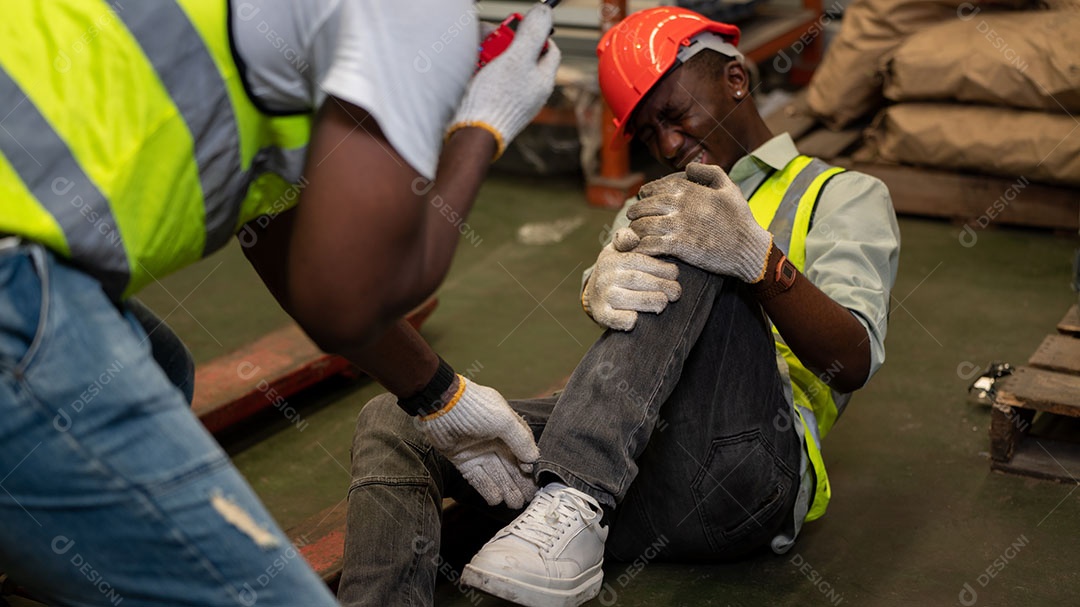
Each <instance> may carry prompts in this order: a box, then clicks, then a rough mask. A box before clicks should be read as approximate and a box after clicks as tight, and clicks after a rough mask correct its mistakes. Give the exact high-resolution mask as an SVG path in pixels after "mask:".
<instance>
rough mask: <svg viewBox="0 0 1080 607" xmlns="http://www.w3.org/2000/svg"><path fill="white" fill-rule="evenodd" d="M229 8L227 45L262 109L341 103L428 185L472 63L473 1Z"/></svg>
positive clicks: (259, 2)
mask: <svg viewBox="0 0 1080 607" xmlns="http://www.w3.org/2000/svg"><path fill="white" fill-rule="evenodd" d="M231 8H232V15H231V17H232V21H231V34H232V39H233V45H234V48H235V50H236V54H237V56H238V59H239V63H240V64H241V69H242V70H243V73H244V76H245V81H246V84H247V86H248V89H249V92H250V93H251V95H252V96H253V97H254V98H255V101H256V102H257V103H258V104H260V105H261V106H263V109H265V110H268V111H273V112H280V113H298V112H310V111H314V110H315V109H316V108H318V107H319V106H320V105H321V104H322V103H323V102H324V100H326V97H327V96H328V95H330V96H333V97H336V98H339V99H342V100H345V101H347V102H349V103H352V104H353V105H356V106H359V107H361V108H363V109H365V110H367V112H368V113H370V114H371V116H372V117H373V118H374V119H375V121H376V122H377V123H378V125H379V128H381V129H382V132H383V134H384V135H385V136H386V138H387V140H389V142H390V144H391V145H392V146H394V149H395V150H396V151H397V153H398V154H400V155H401V156H402V157H403V158H404V159H405V161H406V162H408V163H409V165H410V166H411V167H412V168H413V169H415V170H416V171H417V172H419V173H420V174H421V175H423V176H424V177H426V178H428V179H434V177H435V169H436V167H437V165H438V159H439V152H440V150H441V149H442V140H443V134H444V132H445V130H446V127H447V123H448V122H449V121H450V119H451V117H453V113H454V110H456V109H457V106H458V104H459V103H460V101H461V97H462V95H463V94H464V92H465V86H466V84H467V83H468V81H469V77H470V76H471V75H472V71H473V69H474V66H475V64H476V54H477V46H478V44H479V39H480V33H479V32H480V29H479V25H478V21H477V15H476V6H475V4H474V3H473V0H426V1H420V0H409V1H403V0H392V1H382V2H380V1H377V0H306V1H304V2H298V1H296V0H244V1H238V0H234V1H233V2H232V3H231ZM331 102H332V101H331ZM361 127H363V125H361Z"/></svg>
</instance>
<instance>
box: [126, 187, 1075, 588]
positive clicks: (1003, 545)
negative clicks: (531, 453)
mask: <svg viewBox="0 0 1080 607" xmlns="http://www.w3.org/2000/svg"><path fill="white" fill-rule="evenodd" d="M611 217H612V213H611V212H607V211H601V210H597V209H591V208H589V207H587V206H586V205H585V202H584V197H583V195H582V193H581V190H580V186H579V185H578V184H577V183H576V182H573V181H566V182H559V181H551V180H546V181H530V180H510V179H508V178H505V177H502V178H500V177H495V178H492V179H490V180H489V181H488V183H487V184H486V185H485V186H484V188H483V191H482V193H481V197H480V200H479V202H478V203H477V206H476V209H475V211H474V213H473V215H472V217H471V218H470V224H471V227H472V228H473V230H474V232H475V236H476V237H475V238H474V239H473V241H474V242H476V241H477V240H479V242H476V244H475V245H474V244H472V243H470V242H468V241H465V242H463V243H462V244H461V246H460V248H459V251H458V254H457V258H456V259H455V262H454V266H453V270H452V272H451V274H450V276H449V278H448V279H447V281H446V283H445V284H444V286H443V287H442V289H441V290H440V292H439V297H440V306H439V309H438V311H437V312H436V313H435V315H434V316H433V317H432V318H431V320H430V321H429V322H428V324H427V325H426V327H425V329H424V333H425V335H426V336H427V338H428V339H429V340H430V341H431V343H432V344H433V345H434V346H435V348H436V349H437V350H438V351H439V352H440V353H441V354H442V355H443V356H444V357H445V358H446V359H447V360H448V361H450V362H451V363H452V364H454V365H455V366H456V367H457V368H458V369H459V370H470V371H471V372H472V373H473V374H474V377H475V379H476V380H477V381H479V382H481V383H484V384H487V385H491V386H494V387H496V388H498V389H499V390H501V391H502V392H503V393H504V394H505V395H507V396H509V397H514V396H529V395H535V394H538V393H540V392H541V391H542V390H545V389H548V388H550V387H551V386H552V385H553V384H555V383H556V382H558V381H559V380H561V379H562V378H564V377H566V376H567V375H568V374H569V373H570V371H571V370H572V369H573V367H574V365H575V363H576V362H577V361H578V359H579V358H580V356H581V355H582V354H583V353H584V351H585V350H586V348H587V347H588V345H589V344H590V343H591V341H592V340H593V339H595V338H596V337H597V336H598V335H599V333H600V331H599V329H598V328H597V327H596V326H595V325H593V324H592V322H591V321H590V320H589V319H588V318H586V317H585V316H584V314H582V313H581V311H580V308H579V305H578V299H577V295H578V288H579V281H580V273H581V270H582V269H583V268H585V267H586V266H588V265H589V264H590V263H592V261H593V259H594V258H595V255H596V253H597V251H598V247H599V242H600V240H601V238H602V235H603V232H604V228H605V225H606V224H607V223H608V222H609V221H610V219H611ZM553 221H561V222H562V223H561V225H562V226H563V227H566V226H570V227H573V226H574V225H575V224H577V227H576V228H573V229H572V231H571V232H570V233H569V234H568V235H567V236H566V238H565V239H564V240H563V241H562V242H559V243H553V244H524V243H521V242H519V241H518V239H517V233H518V230H519V228H521V227H522V226H523V225H525V224H534V223H537V222H541V223H544V222H553ZM900 225H901V230H902V233H903V253H902V255H901V266H900V276H899V279H898V281H897V285H896V289H895V291H894V295H895V297H896V299H895V300H894V308H893V312H892V321H891V325H890V331H889V337H888V341H887V349H888V360H887V362H886V364H885V367H884V369H883V370H882V371H881V372H880V373H879V374H878V375H877V377H875V378H874V379H873V380H872V381H871V382H870V385H869V386H868V387H867V388H865V389H864V390H862V391H861V392H860V393H859V394H858V395H857V396H856V397H855V399H854V401H853V403H852V405H851V406H850V407H849V409H848V411H847V413H846V414H845V416H844V418H843V420H842V421H841V422H840V423H839V425H838V426H837V427H836V429H835V430H834V431H833V433H832V434H831V435H830V436H829V439H828V441H827V444H826V457H827V460H828V462H829V473H830V477H831V479H832V483H833V492H834V498H833V502H832V504H831V505H830V509H829V513H828V515H827V516H826V517H825V518H824V519H822V520H820V521H817V522H815V523H812V524H810V525H808V526H807V527H806V528H805V530H804V533H803V536H802V537H801V538H800V540H799V542H798V544H797V545H796V547H795V548H794V550H793V551H792V553H791V554H789V555H788V556H786V557H772V556H762V557H757V558H753V559H751V560H748V561H745V562H741V563H737V564H727V565H693V566H686V565H667V564H655V563H654V564H649V565H647V566H645V567H644V568H640V567H637V568H635V567H630V568H628V566H627V565H626V564H614V563H613V564H610V565H609V567H608V576H607V580H608V582H609V584H610V590H612V591H614V592H615V594H617V596H615V595H613V594H611V593H605V595H603V596H602V597H601V598H602V599H604V600H597V601H595V602H594V604H604V605H612V604H619V605H627V606H632V605H819V604H820V605H826V604H832V605H839V604H847V605H908V604H910V605H951V604H957V603H960V604H968V605H970V604H974V603H972V602H971V600H972V598H973V597H972V596H971V595H970V594H967V595H963V596H962V595H961V592H962V591H964V590H965V584H967V585H968V587H970V588H971V589H973V590H974V591H975V592H977V597H975V600H976V602H977V604H980V605H1025V606H1026V605H1067V604H1077V598H1076V597H1077V595H1078V594H1080V573H1078V572H1077V566H1076V562H1077V556H1078V554H1080V550H1078V548H1077V543H1076V538H1077V537H1080V492H1077V491H1076V488H1077V485H1075V484H1072V485H1066V484H1057V483H1052V482H1045V481H1036V480H1029V479H1024V478H1019V477H1011V476H1005V475H1001V474H997V473H991V472H990V470H989V463H988V455H987V451H988V438H987V429H988V425H989V412H988V410H986V409H983V408H979V407H977V406H974V405H971V404H968V403H967V402H966V401H965V395H966V388H967V386H968V384H969V383H970V379H967V377H968V376H967V375H966V374H965V372H966V371H968V370H969V369H970V368H971V364H974V365H979V366H982V365H985V364H986V363H987V362H988V361H990V360H994V359H1000V360H1006V361H1010V362H1012V363H1014V364H1020V363H1023V362H1024V361H1026V360H1027V357H1028V356H1029V355H1030V354H1031V353H1032V352H1033V351H1034V349H1035V347H1036V346H1037V345H1038V344H1039V342H1040V341H1041V340H1042V338H1043V336H1044V335H1046V334H1047V333H1048V332H1050V331H1052V330H1053V327H1054V325H1055V324H1056V322H1057V321H1058V320H1059V319H1060V318H1061V316H1062V315H1063V313H1064V312H1065V310H1066V308H1067V306H1068V305H1069V304H1070V303H1071V302H1074V301H1076V296H1075V294H1073V293H1072V292H1071V291H1070V290H1069V287H1068V276H1069V272H1070V260H1071V256H1072V251H1073V249H1074V248H1075V247H1076V246H1077V242H1076V239H1075V238H1066V237H1061V236H1053V235H1050V234H1046V233H1041V232H1032V231H1023V230H1009V229H989V230H984V231H980V232H979V233H978V242H977V244H976V245H975V246H974V247H971V248H965V247H963V246H961V245H960V243H959V241H958V238H957V235H958V233H959V229H958V228H957V227H956V226H953V225H949V224H947V223H942V222H937V221H925V220H918V219H908V218H905V219H903V220H901V222H900ZM343 279H345V277H343ZM142 298H143V300H144V301H146V302H147V303H148V304H150V305H151V307H153V308H154V309H156V310H157V311H159V313H161V314H162V315H168V320H169V322H170V324H171V325H173V327H174V328H175V329H176V330H177V332H178V333H180V334H181V335H182V336H183V337H184V338H185V340H186V341H187V343H188V344H189V346H190V347H191V349H192V351H193V352H194V354H195V356H196V358H197V359H198V360H200V361H207V360H210V359H212V358H213V357H215V356H218V355H221V354H223V353H225V352H227V351H229V350H230V349H233V348H236V347H238V346H240V345H243V344H245V343H247V342H248V341H250V340H252V339H254V338H256V337H257V336H259V335H260V334H262V333H264V332H266V331H269V330H271V329H273V328H275V327H277V326H280V325H281V324H282V323H284V322H286V321H287V319H286V317H285V316H284V314H283V313H282V312H281V311H280V310H279V309H278V308H277V307H276V305H275V304H274V303H273V301H272V300H271V299H270V297H269V296H268V295H266V294H265V292H264V291H263V290H262V289H261V287H260V286H259V284H258V282H257V278H256V277H255V276H254V274H253V272H252V271H251V270H250V269H248V268H247V266H246V263H245V262H244V260H243V258H242V256H241V255H240V253H239V251H238V249H237V248H236V247H235V246H233V247H230V248H229V249H227V250H226V251H224V252H222V253H220V254H218V255H216V256H214V257H212V258H210V259H208V260H206V261H204V262H203V263H201V264H199V265H197V266H194V267H191V268H188V269H187V270H185V271H183V272H181V273H179V274H177V275H174V276H172V277H170V278H169V279H167V280H166V281H165V284H164V285H156V286H154V287H151V288H149V289H147V290H146V291H145V292H144V293H143V294H142ZM180 303H182V305H178V304H180ZM379 392H380V389H379V388H378V387H377V386H375V385H365V386H362V387H360V388H355V387H351V388H337V389H326V390H319V391H317V392H316V393H314V394H307V395H304V397H302V398H296V399H293V400H292V404H293V405H294V406H296V407H298V408H299V409H300V412H301V415H302V416H303V419H304V421H306V422H307V425H306V427H305V428H304V429H303V430H302V431H301V430H298V429H297V428H296V427H294V426H292V425H290V424H289V423H288V422H287V421H286V420H284V419H279V418H275V417H273V415H276V413H273V415H272V416H271V417H266V416H264V417H263V418H262V421H261V423H259V424H256V425H255V426H253V427H251V428H250V429H249V431H250V432H251V436H250V437H247V438H245V437H238V436H237V437H230V438H229V440H228V441H227V445H226V446H227V448H228V449H229V450H230V452H231V453H232V454H233V457H234V460H235V462H236V464H237V466H239V468H240V470H241V471H242V472H243V473H244V474H245V475H246V476H247V477H248V479H249V480H250V481H251V483H252V484H253V485H254V487H255V489H256V490H257V491H258V493H259V494H260V495H261V496H262V497H263V499H264V500H265V501H266V503H267V505H268V506H269V508H270V510H271V511H272V512H273V513H274V515H275V516H276V517H277V518H278V521H279V522H280V524H281V525H282V526H283V527H286V528H288V527H290V526H292V525H295V524H296V523H298V522H300V521H302V520H304V519H305V518H306V517H308V516H309V515H311V514H313V513H315V512H318V511H320V510H322V509H324V508H327V507H330V506H335V505H336V506H337V507H339V508H344V507H345V505H344V502H343V500H344V496H345V491H346V488H347V485H348V481H349V475H348V472H347V470H348V460H349V444H350V438H351V436H352V432H353V426H354V420H355V418H356V414H357V412H358V411H359V409H360V408H361V407H362V406H363V404H364V403H365V402H367V400H368V399H369V398H371V397H372V396H374V395H375V394H377V393H379ZM1014 544H1015V545H1016V547H1011V546H1013V545H1014ZM1006 561H1007V562H1006ZM995 562H997V565H995ZM999 565H1002V566H999ZM990 574H993V575H990ZM980 576H981V577H980ZM477 598H479V595H475V594H474V595H468V594H461V593H459V592H458V590H457V589H456V588H454V587H453V586H451V585H450V584H444V585H443V586H442V587H440V590H439V604H445V605H462V606H464V605H473V604H477V603H478V602H477ZM498 603H499V602H498V601H496V600H495V599H492V598H490V597H484V598H483V599H482V600H481V601H479V604H485V605H493V604H498Z"/></svg>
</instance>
